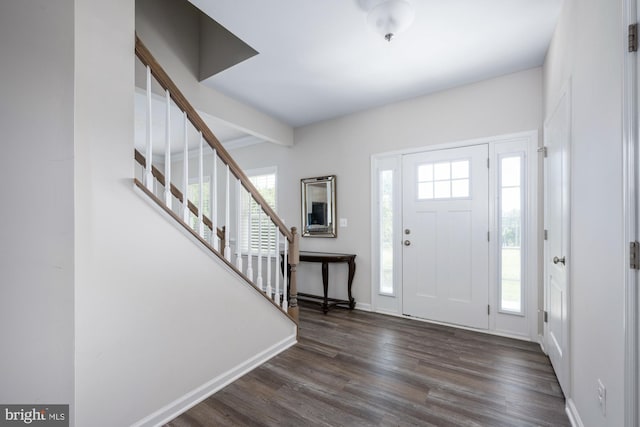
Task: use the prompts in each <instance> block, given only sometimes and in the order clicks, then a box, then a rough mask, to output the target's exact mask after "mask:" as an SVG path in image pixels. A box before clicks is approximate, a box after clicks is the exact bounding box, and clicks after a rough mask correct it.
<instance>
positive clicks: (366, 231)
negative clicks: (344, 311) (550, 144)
mask: <svg viewBox="0 0 640 427" xmlns="http://www.w3.org/2000/svg"><path fill="white" fill-rule="evenodd" d="M541 112H542V70H541V69H540V68H536V69H531V70H527V71H523V72H519V73H515V74H510V75H507V76H503V77H499V78H496V79H491V80H487V81H484V82H480V83H476V84H472V85H468V86H463V87H459V88H456V89H451V90H447V91H444V92H439V93H436V94H433V95H430V96H425V97H420V98H415V99H412V100H409V101H404V102H400V103H396V104H391V105H388V106H385V107H381V108H376V109H373V110H370V111H365V112H362V113H358V114H354V115H350V116H346V117H342V118H338V119H334V120H330V121H326V122H322V123H318V124H315V125H309V126H306V127H302V128H299V129H296V131H295V145H294V146H293V147H291V148H288V147H279V146H275V145H273V144H261V145H257V146H252V147H247V148H244V149H239V150H234V151H232V156H234V158H235V159H236V160H237V161H238V163H239V164H240V165H241V166H242V167H243V168H247V169H249V168H257V167H264V166H273V165H276V166H278V174H279V176H278V186H279V188H278V199H279V200H278V213H279V214H280V215H281V216H282V217H283V218H284V219H285V222H286V223H287V224H289V225H290V226H296V227H300V179H301V178H307V177H313V176H322V175H332V174H335V175H337V196H338V198H337V214H338V218H346V219H347V220H348V227H347V228H339V229H338V237H337V238H336V239H320V238H301V241H300V247H301V249H302V250H316V251H323V250H326V251H333V252H348V253H355V254H357V258H356V264H357V272H356V275H355V280H354V285H353V290H354V296H355V299H356V302H358V303H360V304H361V305H364V306H365V307H367V306H368V305H369V304H370V303H371V289H370V288H371V255H370V253H371V237H370V234H371V221H370V217H371V215H370V208H371V206H370V205H371V200H370V192H371V189H370V188H371V187H370V182H369V181H370V164H371V155H372V154H375V153H382V152H387V151H393V150H402V149H408V148H413V147H423V146H427V145H432V144H440V143H445V142H454V141H462V140H468V139H473V138H479V137H488V136H494V135H501V134H507V133H514V132H520V131H524V130H536V129H538V128H539V127H540V125H541V123H542V116H541ZM298 271H299V280H298V289H299V290H300V291H301V292H314V293H319V292H320V291H321V289H322V284H321V283H322V282H321V274H320V266H319V265H317V264H302V265H301V266H300V267H299V268H298ZM346 274H347V269H346V265H339V266H333V265H332V266H331V267H330V282H332V283H336V281H337V283H341V282H345V283H346ZM334 296H336V297H344V296H346V290H345V289H343V288H340V289H335V288H334Z"/></svg>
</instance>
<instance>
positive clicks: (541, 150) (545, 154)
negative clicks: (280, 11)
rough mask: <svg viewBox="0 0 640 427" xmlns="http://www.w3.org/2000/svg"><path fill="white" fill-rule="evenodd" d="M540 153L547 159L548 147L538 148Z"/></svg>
mask: <svg viewBox="0 0 640 427" xmlns="http://www.w3.org/2000/svg"><path fill="white" fill-rule="evenodd" d="M538 153H542V155H543V156H544V157H547V147H538Z"/></svg>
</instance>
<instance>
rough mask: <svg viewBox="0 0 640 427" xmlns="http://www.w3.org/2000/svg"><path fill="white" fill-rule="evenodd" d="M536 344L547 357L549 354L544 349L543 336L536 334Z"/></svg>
mask: <svg viewBox="0 0 640 427" xmlns="http://www.w3.org/2000/svg"><path fill="white" fill-rule="evenodd" d="M538 344H540V348H541V349H542V352H543V353H544V354H546V355H547V356H548V355H549V353H547V349H546V348H545V347H544V335H541V334H538Z"/></svg>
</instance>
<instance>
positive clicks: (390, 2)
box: [367, 0, 414, 42]
mask: <svg viewBox="0 0 640 427" xmlns="http://www.w3.org/2000/svg"><path fill="white" fill-rule="evenodd" d="M413 18H414V11H413V7H412V6H411V4H409V2H407V1H405V0H385V1H382V2H379V3H377V4H375V6H373V8H371V10H369V15H368V17H367V22H368V23H369V25H370V26H371V27H372V28H373V29H374V30H375V31H376V32H377V33H379V34H381V35H382V36H384V38H385V40H387V41H388V42H390V41H391V40H392V39H393V37H395V35H396V34H398V33H401V32H402V31H404V30H406V29H407V28H409V26H410V25H411V23H412V22H413Z"/></svg>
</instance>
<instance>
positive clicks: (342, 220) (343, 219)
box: [340, 218, 348, 228]
mask: <svg viewBox="0 0 640 427" xmlns="http://www.w3.org/2000/svg"><path fill="white" fill-rule="evenodd" d="M347 224H348V221H347V218H340V227H342V228H345V227H347Z"/></svg>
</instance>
